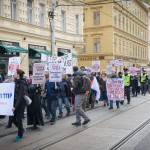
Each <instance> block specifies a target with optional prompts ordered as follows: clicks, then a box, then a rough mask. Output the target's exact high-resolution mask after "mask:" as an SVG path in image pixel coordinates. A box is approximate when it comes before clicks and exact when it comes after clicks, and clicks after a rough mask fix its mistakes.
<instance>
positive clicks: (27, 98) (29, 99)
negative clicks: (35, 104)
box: [24, 95, 32, 105]
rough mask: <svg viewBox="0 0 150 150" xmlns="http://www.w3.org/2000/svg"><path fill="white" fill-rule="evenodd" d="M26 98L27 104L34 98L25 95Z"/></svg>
mask: <svg viewBox="0 0 150 150" xmlns="http://www.w3.org/2000/svg"><path fill="white" fill-rule="evenodd" d="M24 99H25V101H26V104H27V105H30V104H31V103H32V100H31V98H30V97H29V96H27V95H24Z"/></svg>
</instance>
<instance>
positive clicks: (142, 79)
mask: <svg viewBox="0 0 150 150" xmlns="http://www.w3.org/2000/svg"><path fill="white" fill-rule="evenodd" d="M147 81H148V76H147V75H146V71H144V70H143V74H141V76H140V82H141V92H142V93H141V94H142V95H144V96H145V95H146V91H147Z"/></svg>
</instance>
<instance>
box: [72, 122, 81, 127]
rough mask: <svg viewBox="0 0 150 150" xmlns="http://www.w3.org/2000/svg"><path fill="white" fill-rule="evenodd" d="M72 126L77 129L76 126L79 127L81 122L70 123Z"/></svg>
mask: <svg viewBox="0 0 150 150" xmlns="http://www.w3.org/2000/svg"><path fill="white" fill-rule="evenodd" d="M72 125H73V126H76V127H78V126H81V122H74V123H72Z"/></svg>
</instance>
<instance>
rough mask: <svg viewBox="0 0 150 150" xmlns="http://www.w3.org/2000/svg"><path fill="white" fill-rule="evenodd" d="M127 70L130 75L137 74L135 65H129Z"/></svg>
mask: <svg viewBox="0 0 150 150" xmlns="http://www.w3.org/2000/svg"><path fill="white" fill-rule="evenodd" d="M129 72H130V75H131V76H136V75H137V69H136V68H135V67H130V68H129Z"/></svg>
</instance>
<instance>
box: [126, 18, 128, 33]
mask: <svg viewBox="0 0 150 150" xmlns="http://www.w3.org/2000/svg"><path fill="white" fill-rule="evenodd" d="M126 31H127V32H128V18H127V19H126Z"/></svg>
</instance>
